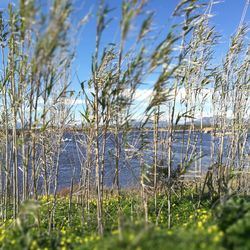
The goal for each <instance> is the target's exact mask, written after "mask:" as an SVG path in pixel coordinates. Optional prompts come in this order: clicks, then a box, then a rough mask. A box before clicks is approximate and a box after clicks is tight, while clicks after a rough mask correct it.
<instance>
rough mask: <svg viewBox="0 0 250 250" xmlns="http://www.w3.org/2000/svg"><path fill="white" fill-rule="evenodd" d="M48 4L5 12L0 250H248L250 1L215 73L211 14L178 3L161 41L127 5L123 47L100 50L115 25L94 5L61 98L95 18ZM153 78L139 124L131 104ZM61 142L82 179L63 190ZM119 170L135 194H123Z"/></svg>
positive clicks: (143, 14) (140, 1)
mask: <svg viewBox="0 0 250 250" xmlns="http://www.w3.org/2000/svg"><path fill="white" fill-rule="evenodd" d="M48 2H49V3H47V5H42V3H41V1H38V0H19V3H18V4H17V5H14V4H12V3H9V6H8V9H7V10H4V11H1V12H0V51H1V52H0V53H1V61H0V62H1V65H0V110H1V116H0V139H1V140H0V181H1V183H0V221H1V226H0V246H1V247H2V248H3V249H111V248H112V249H152V248H155V249H187V246H188V248H189V249H249V248H250V241H249V239H248V235H249V232H250V222H249V221H250V220H249V219H250V201H249V188H250V186H249V149H248V130H249V124H250V123H249V107H250V102H249V89H250V84H249V82H250V81H249V68H250V67H249V63H250V60H249V59H250V58H249V55H250V53H249V52H250V45H249V41H248V39H247V35H248V31H249V27H248V26H247V24H246V23H245V16H246V12H247V9H248V5H249V1H246V5H245V8H244V10H243V13H242V17H241V20H240V22H239V26H238V29H237V30H236V32H235V34H234V35H233V36H232V38H231V41H230V45H229V48H228V50H227V53H226V55H225V57H224V58H223V59H222V62H215V60H214V57H215V55H214V54H215V51H216V48H217V47H216V46H217V45H218V43H219V39H220V37H219V35H218V33H217V32H216V31H215V28H214V27H213V26H212V25H211V23H210V19H211V18H212V16H213V15H212V13H213V5H214V4H215V3H214V2H213V1H210V2H209V1H202V0H182V1H180V3H179V4H177V6H176V8H175V10H174V12H173V16H174V17H175V18H174V20H175V22H176V23H174V24H173V25H172V26H171V27H170V28H167V27H168V26H167V25H166V27H164V29H163V30H162V31H161V32H162V34H163V35H161V36H160V38H159V37H158V32H159V30H158V27H156V30H155V28H154V26H153V24H154V15H155V13H154V12H153V11H149V10H148V1H147V0H123V1H121V4H120V6H119V7H120V20H119V25H118V26H119V32H118V34H119V35H118V37H119V38H118V39H116V41H115V43H110V42H111V41H110V40H109V41H108V43H104V42H103V40H104V39H103V36H104V32H105V31H106V30H108V29H109V27H108V24H109V23H110V22H112V21H114V20H113V19H114V18H113V15H112V9H110V7H109V6H108V4H107V3H106V2H105V1H104V0H101V1H100V2H99V4H98V10H97V13H95V14H96V32H95V34H96V37H95V49H94V51H93V56H92V62H91V76H90V78H89V79H88V80H87V81H83V79H78V80H79V84H78V85H79V87H80V92H79V93H76V91H75V90H74V89H72V86H71V85H70V82H71V81H72V67H73V59H74V56H75V53H76V49H75V48H76V46H77V44H75V41H76V40H77V39H76V38H77V37H78V33H77V32H78V30H79V29H80V28H81V26H82V25H84V24H85V23H86V22H87V21H88V19H89V18H90V14H89V13H87V14H86V15H83V17H82V18H81V19H80V20H75V19H74V14H75V12H74V11H75V10H74V3H73V1H71V0H52V1H48ZM76 22H77V29H75V28H74V27H73V26H74V25H72V23H74V24H75V23H76ZM132 28H133V29H132ZM131 31H133V32H131ZM131 33H133V35H131ZM149 78H153V79H154V80H153V84H151V85H150V86H147V87H148V90H151V95H150V97H149V98H148V100H144V101H145V104H146V107H144V110H143V111H142V112H141V111H138V106H139V104H138V100H137V93H138V91H140V90H141V87H142V85H143V83H145V81H147V80H148V79H149ZM74 87H75V86H74ZM78 100H80V101H81V102H82V103H83V105H82V106H81V108H80V110H79V112H78V111H75V110H74V108H75V105H76V102H77V101H78ZM144 106H145V105H144ZM208 107H209V109H210V110H211V114H212V115H211V119H210V120H211V121H210V122H211V123H210V124H209V125H207V124H204V118H205V117H204V115H205V114H206V110H207V108H208ZM76 113H79V114H80V115H81V128H80V129H79V128H77V129H75V128H74V124H75V122H76V121H75V119H74V117H75V115H76ZM197 118H199V119H197ZM135 120H136V121H137V124H139V125H138V126H137V130H136V131H135V130H134V125H133V122H134V121H135ZM149 123H151V124H152V126H151V128H152V129H151V130H147V129H145V128H146V127H147V124H149ZM162 124H164V125H162ZM207 126H210V127H212V128H213V129H212V130H211V131H210V133H211V134H210V135H209V137H208V138H209V142H207V143H209V148H210V150H209V152H206V150H205V149H204V140H207V139H206V138H207V137H206V138H205V133H204V128H206V127H207ZM69 129H70V133H71V135H72V138H73V139H74V140H73V143H74V144H75V145H76V151H77V152H75V153H76V154H77V156H78V158H79V165H80V166H78V164H72V166H71V169H70V171H71V173H72V174H70V176H67V177H68V178H70V185H69V186H68V187H67V188H66V189H64V190H62V189H61V188H60V180H59V175H60V173H61V172H63V171H65V169H63V167H62V165H61V164H60V159H61V157H62V154H63V151H65V150H67V147H66V145H65V134H66V132H68V131H69ZM180 129H181V131H180ZM131 138H132V139H131ZM110 143H111V147H110ZM72 158H73V157H72ZM70 160H72V159H70ZM135 162H136V164H137V165H138V167H139V171H137V174H135V173H134V170H136V167H135ZM124 167H127V168H129V169H130V171H131V173H132V174H133V175H135V178H136V179H137V185H136V187H135V186H133V187H130V188H127V189H126V188H124V185H122V171H123V169H124ZM107 172H108V173H109V178H110V179H112V184H110V185H108V184H107V183H106V173H107ZM78 176H79V178H78Z"/></svg>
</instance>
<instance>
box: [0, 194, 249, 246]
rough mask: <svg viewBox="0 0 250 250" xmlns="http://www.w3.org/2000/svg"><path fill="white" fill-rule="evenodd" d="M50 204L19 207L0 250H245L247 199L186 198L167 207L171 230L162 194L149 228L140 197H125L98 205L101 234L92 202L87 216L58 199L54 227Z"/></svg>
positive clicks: (4, 228) (0, 233) (1, 236)
mask: <svg viewBox="0 0 250 250" xmlns="http://www.w3.org/2000/svg"><path fill="white" fill-rule="evenodd" d="M52 201H53V199H52V198H50V197H49V198H47V197H40V200H39V201H38V202H37V201H32V200H30V201H28V202H26V203H24V204H23V206H22V208H21V210H20V213H19V216H18V218H17V219H16V220H8V221H6V222H5V223H4V224H2V225H1V229H0V246H1V248H2V249H138V250H139V249H178V250H179V249H183V250H184V249H190V250H191V249H249V247H250V240H249V237H248V235H249V232H250V200H249V198H248V197H237V198H230V199H228V200H227V201H225V203H224V205H216V204H217V203H216V202H214V201H213V202H211V201H210V200H208V199H207V198H203V199H202V202H201V205H200V207H199V208H198V207H197V197H195V196H192V195H190V194H189V193H188V192H187V193H185V194H184V195H183V196H182V197H181V198H178V197H175V198H174V199H173V202H172V205H171V206H172V214H171V217H172V218H171V219H172V227H171V228H170V229H168V226H167V221H168V213H167V202H166V195H165V194H163V193H162V194H159V195H158V202H159V206H158V208H160V209H157V211H156V210H155V206H154V199H153V198H152V199H150V200H149V223H148V224H145V222H144V217H143V216H144V215H143V205H142V202H141V198H140V196H139V195H135V194H134V193H133V192H127V193H126V194H125V193H123V194H121V196H120V197H118V196H117V195H109V196H107V197H106V198H105V199H104V200H103V211H104V214H105V216H104V218H105V220H104V221H103V224H104V227H105V233H104V236H103V237H99V236H98V234H97V221H96V200H94V199H91V200H90V203H89V211H87V209H85V210H82V206H80V205H79V204H78V201H77V199H76V198H73V202H72V204H71V207H69V200H68V198H66V197H58V204H57V208H56V213H55V217H56V218H54V221H55V223H54V224H53V225H49V224H48V221H49V220H48V215H49V214H50V211H51V209H52V207H53V202H52Z"/></svg>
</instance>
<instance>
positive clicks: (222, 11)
mask: <svg viewBox="0 0 250 250" xmlns="http://www.w3.org/2000/svg"><path fill="white" fill-rule="evenodd" d="M15 1H17V0H15ZM15 1H14V2H15ZM40 1H41V3H46V2H47V3H48V2H49V0H40ZM73 1H74V7H75V10H74V15H73V20H72V25H73V26H74V25H75V26H76V23H77V21H78V20H80V19H81V18H82V17H83V16H84V15H86V14H87V13H88V12H89V11H91V13H92V15H91V17H90V19H89V21H88V22H87V24H86V25H84V26H83V28H82V29H81V30H79V32H78V39H77V49H76V58H75V60H74V63H73V68H72V76H73V77H72V85H71V88H72V89H74V90H76V91H79V90H80V84H79V82H78V80H77V78H76V77H75V74H77V75H78V77H79V79H80V81H84V80H88V79H89V78H90V75H91V72H90V67H91V56H92V54H93V51H94V47H95V25H96V17H95V13H96V11H97V8H98V2H99V1H98V0H73ZM214 1H217V0H214ZM9 2H13V1H8V0H0V9H5V8H6V7H7V5H8V3H9ZM178 2H179V0H148V5H147V8H146V10H148V11H154V12H155V19H154V27H155V28H156V27H158V28H160V29H163V31H162V33H161V34H160V35H159V40H160V39H161V37H163V36H164V34H166V31H167V29H168V28H169V27H170V26H171V25H172V24H174V23H175V22H176V20H175V19H174V18H172V17H171V13H172V12H173V10H174V8H175V6H176V4H178ZM207 2H209V1H207ZM106 3H108V5H109V6H110V8H114V10H113V11H112V12H111V17H112V18H113V21H112V22H111V23H110V25H109V27H108V28H107V29H106V30H105V32H104V35H103V38H102V41H101V42H102V46H105V45H107V44H108V43H112V42H116V41H117V40H118V39H119V19H120V15H121V3H122V0H106ZM245 3H246V0H224V1H220V3H218V4H215V5H214V7H213V10H212V13H213V14H214V17H213V18H212V19H211V23H212V24H213V25H215V27H216V30H217V32H218V33H219V34H220V35H221V36H222V37H221V39H220V43H219V45H218V46H217V50H216V60H217V61H220V60H221V59H222V57H223V55H224V54H225V52H226V49H227V47H228V45H229V41H230V36H231V35H232V34H233V33H234V32H235V30H236V28H237V27H238V25H239V22H240V18H241V15H242V11H243V9H244V6H245ZM249 21H250V8H249V10H248V12H247V15H246V18H245V22H246V23H249ZM137 26H139V25H138V23H137V25H136V23H135V27H134V29H135V30H134V31H136V27H137ZM137 28H138V27H137ZM164 31H165V32H164ZM133 33H136V32H131V35H130V39H131V40H132V39H133ZM146 80H149V81H150V82H151V85H152V82H153V81H154V78H153V77H151V78H150V79H146ZM149 87H150V83H149V85H148V86H142V87H141V89H142V88H149ZM145 91H146V90H145ZM145 93H146V92H145ZM148 95H149V92H147V93H146V94H145V96H147V97H148ZM138 99H140V97H138ZM141 101H142V102H143V100H142V99H141Z"/></svg>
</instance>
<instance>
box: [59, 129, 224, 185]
mask: <svg viewBox="0 0 250 250" xmlns="http://www.w3.org/2000/svg"><path fill="white" fill-rule="evenodd" d="M159 137H160V138H161V139H163V138H165V137H166V133H163V132H162V133H161V134H160V136H159ZM141 138H142V137H141V136H140V134H139V132H131V133H130V134H129V135H128V136H127V141H126V145H127V147H126V149H124V148H121V157H120V159H119V164H120V172H119V177H120V185H121V186H122V187H131V186H135V185H137V184H138V177H139V175H140V159H141V157H140V155H138V152H139V150H138V149H139V148H140V147H141V145H142V143H144V144H145V146H144V149H143V154H144V163H145V164H146V165H149V166H150V165H152V162H153V150H152V149H153V132H147V133H146V134H144V135H143V138H144V139H143V141H142V139H141ZM183 139H184V140H183ZM211 139H212V137H211V135H210V134H204V133H203V134H201V133H193V134H192V140H191V143H190V150H189V152H188V154H189V155H190V154H191V151H192V149H194V148H196V150H194V152H195V154H196V156H193V157H192V160H193V162H192V164H191V168H190V171H189V175H192V174H193V171H194V170H195V169H200V170H201V172H203V173H204V172H206V169H207V168H208V166H209V165H210V159H211V156H210V153H211V152H210V147H211ZM80 141H84V134H79V133H77V134H72V133H71V134H70V133H67V134H65V136H64V144H63V146H62V147H63V151H62V154H61V156H60V171H59V186H60V187H65V186H69V185H70V181H71V178H72V176H74V182H78V181H79V178H80V168H81V164H83V163H84V160H85V147H84V146H85V145H84V143H80ZM195 141H197V142H195ZM225 141H226V144H227V138H226V139H225ZM183 142H184V143H183ZM186 144H187V134H185V135H184V138H183V133H176V134H175V139H174V146H173V155H174V160H173V166H174V167H175V166H177V165H178V164H180V162H181V158H183V157H181V156H183V154H182V150H183V146H182V145H184V148H185V146H186ZM215 144H216V143H215ZM114 145H115V144H114V138H113V136H112V134H109V135H108V139H107V151H106V155H105V185H106V186H112V183H113V180H114V173H115V170H114V169H115V158H114V155H115V146H114ZM195 145H196V146H195ZM160 148H161V147H159V158H166V155H167V153H166V152H165V151H164V150H163V151H161V150H160ZM224 151H225V152H226V151H227V146H225V149H224ZM184 152H185V151H184ZM215 152H218V148H215ZM200 155H201V156H202V158H200V159H198V158H199V156H200ZM165 165H166V164H165ZM163 166H164V161H163ZM93 169H94V167H93ZM93 175H94V173H93Z"/></svg>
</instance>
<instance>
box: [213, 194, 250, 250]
mask: <svg viewBox="0 0 250 250" xmlns="http://www.w3.org/2000/svg"><path fill="white" fill-rule="evenodd" d="M216 215H217V220H218V225H219V227H220V228H221V229H222V230H223V232H224V234H225V238H224V244H225V246H226V248H227V249H237V250H238V249H239V250H247V249H250V239H249V235H250V202H249V198H233V199H230V200H228V201H227V202H226V203H225V205H223V206H219V207H218V208H217V210H216Z"/></svg>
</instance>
